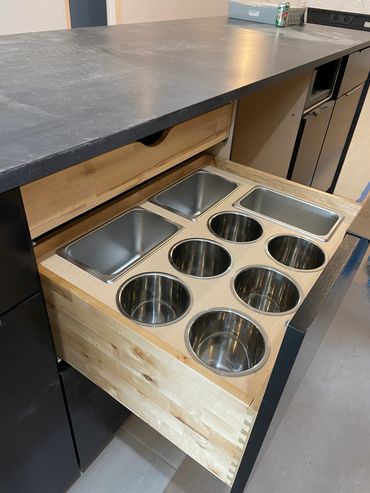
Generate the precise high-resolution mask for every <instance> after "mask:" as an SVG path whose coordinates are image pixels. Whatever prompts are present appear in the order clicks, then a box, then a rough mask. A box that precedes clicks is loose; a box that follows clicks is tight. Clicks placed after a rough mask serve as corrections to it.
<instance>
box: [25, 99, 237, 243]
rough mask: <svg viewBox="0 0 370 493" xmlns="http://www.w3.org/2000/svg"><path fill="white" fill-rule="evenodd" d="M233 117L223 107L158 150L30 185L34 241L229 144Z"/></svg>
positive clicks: (139, 150) (131, 149)
mask: <svg viewBox="0 0 370 493" xmlns="http://www.w3.org/2000/svg"><path fill="white" fill-rule="evenodd" d="M231 114H232V105H231V104H230V105H227V106H223V107H222V108H218V109H216V110H214V111H211V112H209V113H206V114H204V115H201V116H199V117H196V118H193V119H192V120H188V121H186V122H184V123H181V124H180V125H177V126H175V127H173V128H172V129H170V131H169V132H168V133H167V134H166V136H165V137H164V138H163V139H162V140H161V141H160V142H159V143H158V144H157V145H151V146H145V145H144V144H142V143H140V142H134V143H132V144H129V145H127V146H124V147H121V148H120V149H116V150H114V151H111V152H108V153H106V154H102V155H101V156H98V157H96V158H93V159H90V160H89V161H85V162H83V163H81V164H79V165H76V166H73V167H71V168H68V169H66V170H63V171H60V172H58V173H55V174H53V175H50V176H47V177H45V178H42V179H40V180H37V181H35V182H33V183H29V184H27V185H25V186H24V187H22V196H23V201H24V206H25V209H26V214H27V219H28V224H29V228H30V232H31V237H32V238H36V237H38V236H40V235H41V234H43V233H45V232H47V231H50V230H51V229H53V228H55V227H56V226H59V225H60V224H63V223H65V222H66V221H68V220H70V219H72V218H74V217H76V216H78V215H80V214H82V213H84V212H86V211H88V210H89V209H92V208H93V207H96V206H97V205H99V204H102V203H104V202H106V201H107V200H109V199H112V198H113V197H116V196H117V195H119V194H120V193H122V192H124V191H126V190H129V189H130V188H132V187H134V186H136V185H138V184H140V183H143V182H144V181H146V180H149V179H150V178H152V177H153V176H156V175H158V174H159V173H162V172H163V171H165V170H167V169H169V168H171V167H172V166H175V165H176V164H179V163H181V162H182V161H185V160H186V159H188V158H190V157H191V156H194V155H195V154H197V153H199V152H201V151H203V150H205V149H207V148H209V147H211V146H213V145H214V144H217V143H218V142H221V141H222V140H224V139H226V138H227V137H228V135H229V128H230V122H231Z"/></svg>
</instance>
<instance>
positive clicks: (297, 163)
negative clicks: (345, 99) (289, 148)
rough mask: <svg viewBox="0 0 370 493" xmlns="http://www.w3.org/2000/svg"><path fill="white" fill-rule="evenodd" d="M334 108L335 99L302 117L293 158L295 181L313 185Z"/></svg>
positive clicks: (292, 175)
mask: <svg viewBox="0 0 370 493" xmlns="http://www.w3.org/2000/svg"><path fill="white" fill-rule="evenodd" d="M333 108H334V101H328V102H327V103H324V104H322V105H321V106H319V107H318V108H316V109H315V110H312V111H310V112H309V113H308V114H307V115H305V116H304V117H303V118H302V121H301V125H300V129H299V133H298V138H297V142H296V146H295V149H294V152H293V159H292V170H293V171H292V174H291V176H290V178H291V179H292V180H293V181H295V182H298V183H302V184H303V185H307V186H311V183H312V179H313V176H314V173H315V170H316V166H317V162H318V160H319V157H320V153H321V149H322V146H323V144H324V140H325V135H326V132H327V129H328V126H329V122H330V118H331V115H332V112H333Z"/></svg>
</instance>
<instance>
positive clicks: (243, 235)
mask: <svg viewBox="0 0 370 493" xmlns="http://www.w3.org/2000/svg"><path fill="white" fill-rule="evenodd" d="M209 229H210V230H211V232H212V233H214V234H215V235H216V236H218V237H219V238H222V239H224V240H226V241H231V242H233V243H249V242H251V241H256V240H258V238H260V237H261V236H262V234H263V228H262V226H261V224H260V223H259V222H258V221H256V220H255V219H253V218H251V217H248V216H246V215H244V214H241V213H240V212H222V213H221V214H216V215H215V216H213V217H212V218H211V219H210V220H209Z"/></svg>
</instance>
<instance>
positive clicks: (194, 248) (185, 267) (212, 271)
mask: <svg viewBox="0 0 370 493" xmlns="http://www.w3.org/2000/svg"><path fill="white" fill-rule="evenodd" d="M170 261H171V263H172V265H173V266H174V267H175V269H177V270H178V271H180V272H182V273H183V274H187V275H188V276H192V277H217V276H220V275H222V274H224V273H225V272H227V271H228V270H229V268H230V266H231V255H230V253H229V252H228V251H227V250H226V249H225V248H224V247H223V246H221V245H219V244H217V243H215V242H213V241H209V240H203V239H191V240H185V241H182V242H181V243H178V244H177V245H175V246H174V247H173V248H172V250H171V252H170Z"/></svg>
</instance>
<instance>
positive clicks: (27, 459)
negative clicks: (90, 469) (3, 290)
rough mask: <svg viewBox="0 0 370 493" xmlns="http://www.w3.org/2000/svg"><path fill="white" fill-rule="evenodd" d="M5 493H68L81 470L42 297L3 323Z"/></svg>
mask: <svg viewBox="0 0 370 493" xmlns="http://www.w3.org/2000/svg"><path fill="white" fill-rule="evenodd" d="M0 389H1V406H0V437H1V447H0V491H1V493H51V492H52V493H64V492H65V491H66V489H67V488H68V486H69V485H70V484H71V483H72V482H73V481H74V480H75V479H76V478H77V477H78V475H79V469H78V465H77V460H76V454H75V451H74V446H73V441H72V435H71V431H70V426H69V422H68V417H67V413H66V408H65V404H64V399H63V395H62V390H61V384H60V380H59V375H58V372H57V365H56V361H55V353H54V348H53V345H52V341H51V335H50V332H49V326H48V321H47V318H46V315H45V310H44V304H43V300H42V297H41V295H40V294H37V295H34V296H32V297H31V298H29V299H28V300H27V301H25V302H23V303H21V304H19V305H18V306H17V307H16V308H15V309H13V310H10V311H8V312H7V313H6V314H5V315H3V316H2V317H0Z"/></svg>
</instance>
